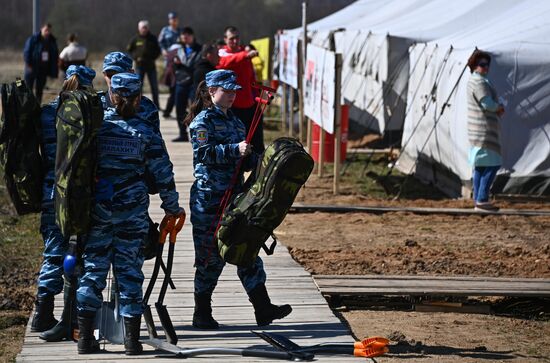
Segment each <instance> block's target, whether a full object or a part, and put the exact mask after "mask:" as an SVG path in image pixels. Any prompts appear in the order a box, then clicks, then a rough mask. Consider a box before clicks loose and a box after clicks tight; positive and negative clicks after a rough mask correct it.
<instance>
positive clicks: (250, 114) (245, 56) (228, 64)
mask: <svg viewBox="0 0 550 363" xmlns="http://www.w3.org/2000/svg"><path fill="white" fill-rule="evenodd" d="M224 35H225V36H224V40H225V44H226V45H225V47H223V48H221V49H220V50H219V55H220V61H219V63H218V66H217V68H218V69H227V70H232V71H233V72H235V74H236V75H237V82H238V83H239V85H241V87H242V89H240V90H238V91H237V98H236V99H235V102H234V103H233V107H231V110H232V111H233V113H234V114H235V116H237V117H238V118H239V119H240V120H241V121H242V122H243V123H244V124H245V126H246V132H247V133H248V130H250V125H251V123H252V119H253V118H254V112H255V111H256V101H255V100H254V92H253V90H252V82H254V81H255V75H254V68H253V66H252V62H251V59H252V58H254V57H256V56H257V55H258V52H257V51H255V50H251V51H249V52H247V51H246V50H245V49H244V47H243V46H241V45H240V33H239V30H238V29H237V28H235V27H234V26H228V27H227V28H226V29H225V33H224ZM251 144H252V146H253V147H254V151H256V152H257V153H259V154H261V153H262V152H263V151H264V149H265V147H264V129H263V122H260V123H259V124H258V128H257V129H256V132H255V133H254V136H253V137H252V142H251Z"/></svg>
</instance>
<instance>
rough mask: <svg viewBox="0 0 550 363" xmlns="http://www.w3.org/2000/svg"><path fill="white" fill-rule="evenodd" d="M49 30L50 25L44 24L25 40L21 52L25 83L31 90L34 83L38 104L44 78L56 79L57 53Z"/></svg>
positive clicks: (44, 83) (44, 82)
mask: <svg viewBox="0 0 550 363" xmlns="http://www.w3.org/2000/svg"><path fill="white" fill-rule="evenodd" d="M51 29H52V26H51V24H44V25H43V26H42V28H41V29H40V31H39V32H37V33H35V34H33V35H31V36H30V37H29V38H28V39H27V41H26V42H25V49H24V50H23V58H24V60H25V83H26V84H27V86H28V87H29V88H30V89H31V90H32V89H33V87H34V85H35V82H36V91H35V94H34V95H35V96H36V99H37V100H38V102H39V103H40V102H42V91H43V90H44V86H45V85H46V78H47V77H48V76H50V77H52V78H56V77H57V60H58V56H59V51H58V48H57V42H56V40H55V37H54V36H53V35H52V33H51Z"/></svg>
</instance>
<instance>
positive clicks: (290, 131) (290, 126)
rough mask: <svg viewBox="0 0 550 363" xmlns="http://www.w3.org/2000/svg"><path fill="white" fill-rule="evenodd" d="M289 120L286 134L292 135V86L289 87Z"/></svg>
mask: <svg viewBox="0 0 550 363" xmlns="http://www.w3.org/2000/svg"><path fill="white" fill-rule="evenodd" d="M288 98H289V102H288V103H289V106H288V107H289V108H290V109H289V112H288V113H289V121H288V136H289V137H293V136H294V88H292V87H290V95H289V97H288Z"/></svg>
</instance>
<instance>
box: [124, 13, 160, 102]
mask: <svg viewBox="0 0 550 363" xmlns="http://www.w3.org/2000/svg"><path fill="white" fill-rule="evenodd" d="M127 50H128V53H130V55H131V56H132V58H133V59H134V60H135V62H136V73H137V74H138V75H139V77H140V79H141V84H142V87H143V79H144V78H145V74H147V78H148V79H149V85H150V86H151V93H152V94H153V103H154V104H155V105H156V106H157V107H159V88H158V79H157V69H156V66H155V59H157V58H158V57H159V55H160V46H159V43H158V40H157V37H156V36H154V35H153V34H151V32H150V31H149V22H148V21H147V20H141V21H140V22H139V23H138V34H137V35H136V36H135V37H134V38H132V40H131V41H130V44H128V48H127Z"/></svg>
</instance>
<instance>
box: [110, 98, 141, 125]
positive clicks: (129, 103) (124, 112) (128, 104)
mask: <svg viewBox="0 0 550 363" xmlns="http://www.w3.org/2000/svg"><path fill="white" fill-rule="evenodd" d="M139 97H140V94H137V95H135V96H129V97H122V96H120V95H118V94H116V93H111V101H112V102H113V105H114V106H115V108H116V112H117V113H118V114H119V115H120V116H122V118H123V119H125V120H126V119H129V118H130V117H133V116H135V114H136V113H137V110H138V107H139Z"/></svg>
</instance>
